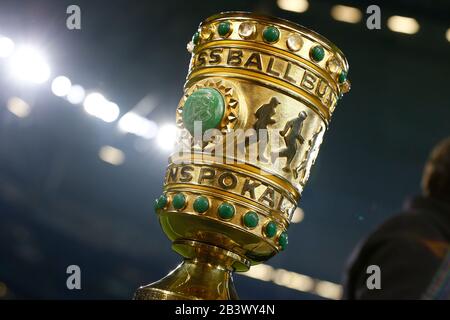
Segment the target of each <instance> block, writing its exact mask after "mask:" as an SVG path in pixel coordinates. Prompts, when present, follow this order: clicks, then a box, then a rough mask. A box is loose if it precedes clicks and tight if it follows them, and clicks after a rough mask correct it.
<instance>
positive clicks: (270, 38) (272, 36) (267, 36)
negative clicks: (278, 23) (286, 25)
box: [263, 26, 280, 43]
mask: <svg viewBox="0 0 450 320" xmlns="http://www.w3.org/2000/svg"><path fill="white" fill-rule="evenodd" d="M279 38H280V31H279V30H278V29H277V28H275V27H272V26H270V27H267V28H265V29H264V31H263V39H264V41H266V42H269V43H274V42H277V41H278V39H279Z"/></svg>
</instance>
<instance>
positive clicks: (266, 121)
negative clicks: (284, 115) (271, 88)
mask: <svg viewBox="0 0 450 320" xmlns="http://www.w3.org/2000/svg"><path fill="white" fill-rule="evenodd" d="M279 104H280V101H278V99H277V98H275V97H272V98H271V99H270V101H269V103H266V104H263V105H262V106H261V107H260V108H259V109H258V110H257V111H256V112H255V117H256V121H255V124H254V125H253V129H255V130H256V139H257V141H258V147H259V148H258V160H260V159H261V160H262V161H264V162H267V159H265V158H264V156H263V154H264V151H265V150H266V146H267V142H268V141H269V135H268V131H267V130H268V128H267V127H268V126H269V125H271V124H274V123H275V122H276V121H275V120H274V119H272V117H273V116H274V115H275V112H276V110H275V109H276V107H277V106H278V105H279ZM261 134H263V135H264V137H263V138H264V139H261Z"/></svg>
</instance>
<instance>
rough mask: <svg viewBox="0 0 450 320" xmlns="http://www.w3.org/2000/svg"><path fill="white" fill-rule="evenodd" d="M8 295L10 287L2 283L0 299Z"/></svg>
mask: <svg viewBox="0 0 450 320" xmlns="http://www.w3.org/2000/svg"><path fill="white" fill-rule="evenodd" d="M7 293H8V287H7V286H6V284H5V283H4V282H0V298H3V297H4V296H6V294H7Z"/></svg>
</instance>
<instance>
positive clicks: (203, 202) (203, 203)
mask: <svg viewBox="0 0 450 320" xmlns="http://www.w3.org/2000/svg"><path fill="white" fill-rule="evenodd" d="M193 207H194V210H195V211H196V212H198V213H205V212H206V211H208V209H209V201H208V198H206V197H203V196H200V197H197V199H195V201H194V204H193Z"/></svg>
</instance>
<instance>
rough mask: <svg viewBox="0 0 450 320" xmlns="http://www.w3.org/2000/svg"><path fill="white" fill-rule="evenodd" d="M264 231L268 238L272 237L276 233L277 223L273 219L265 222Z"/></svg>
mask: <svg viewBox="0 0 450 320" xmlns="http://www.w3.org/2000/svg"><path fill="white" fill-rule="evenodd" d="M264 233H265V234H266V236H267V237H268V238H272V237H273V236H274V235H275V234H276V233H277V224H276V223H275V222H273V221H270V222H269V223H268V224H266V227H265V228H264Z"/></svg>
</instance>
